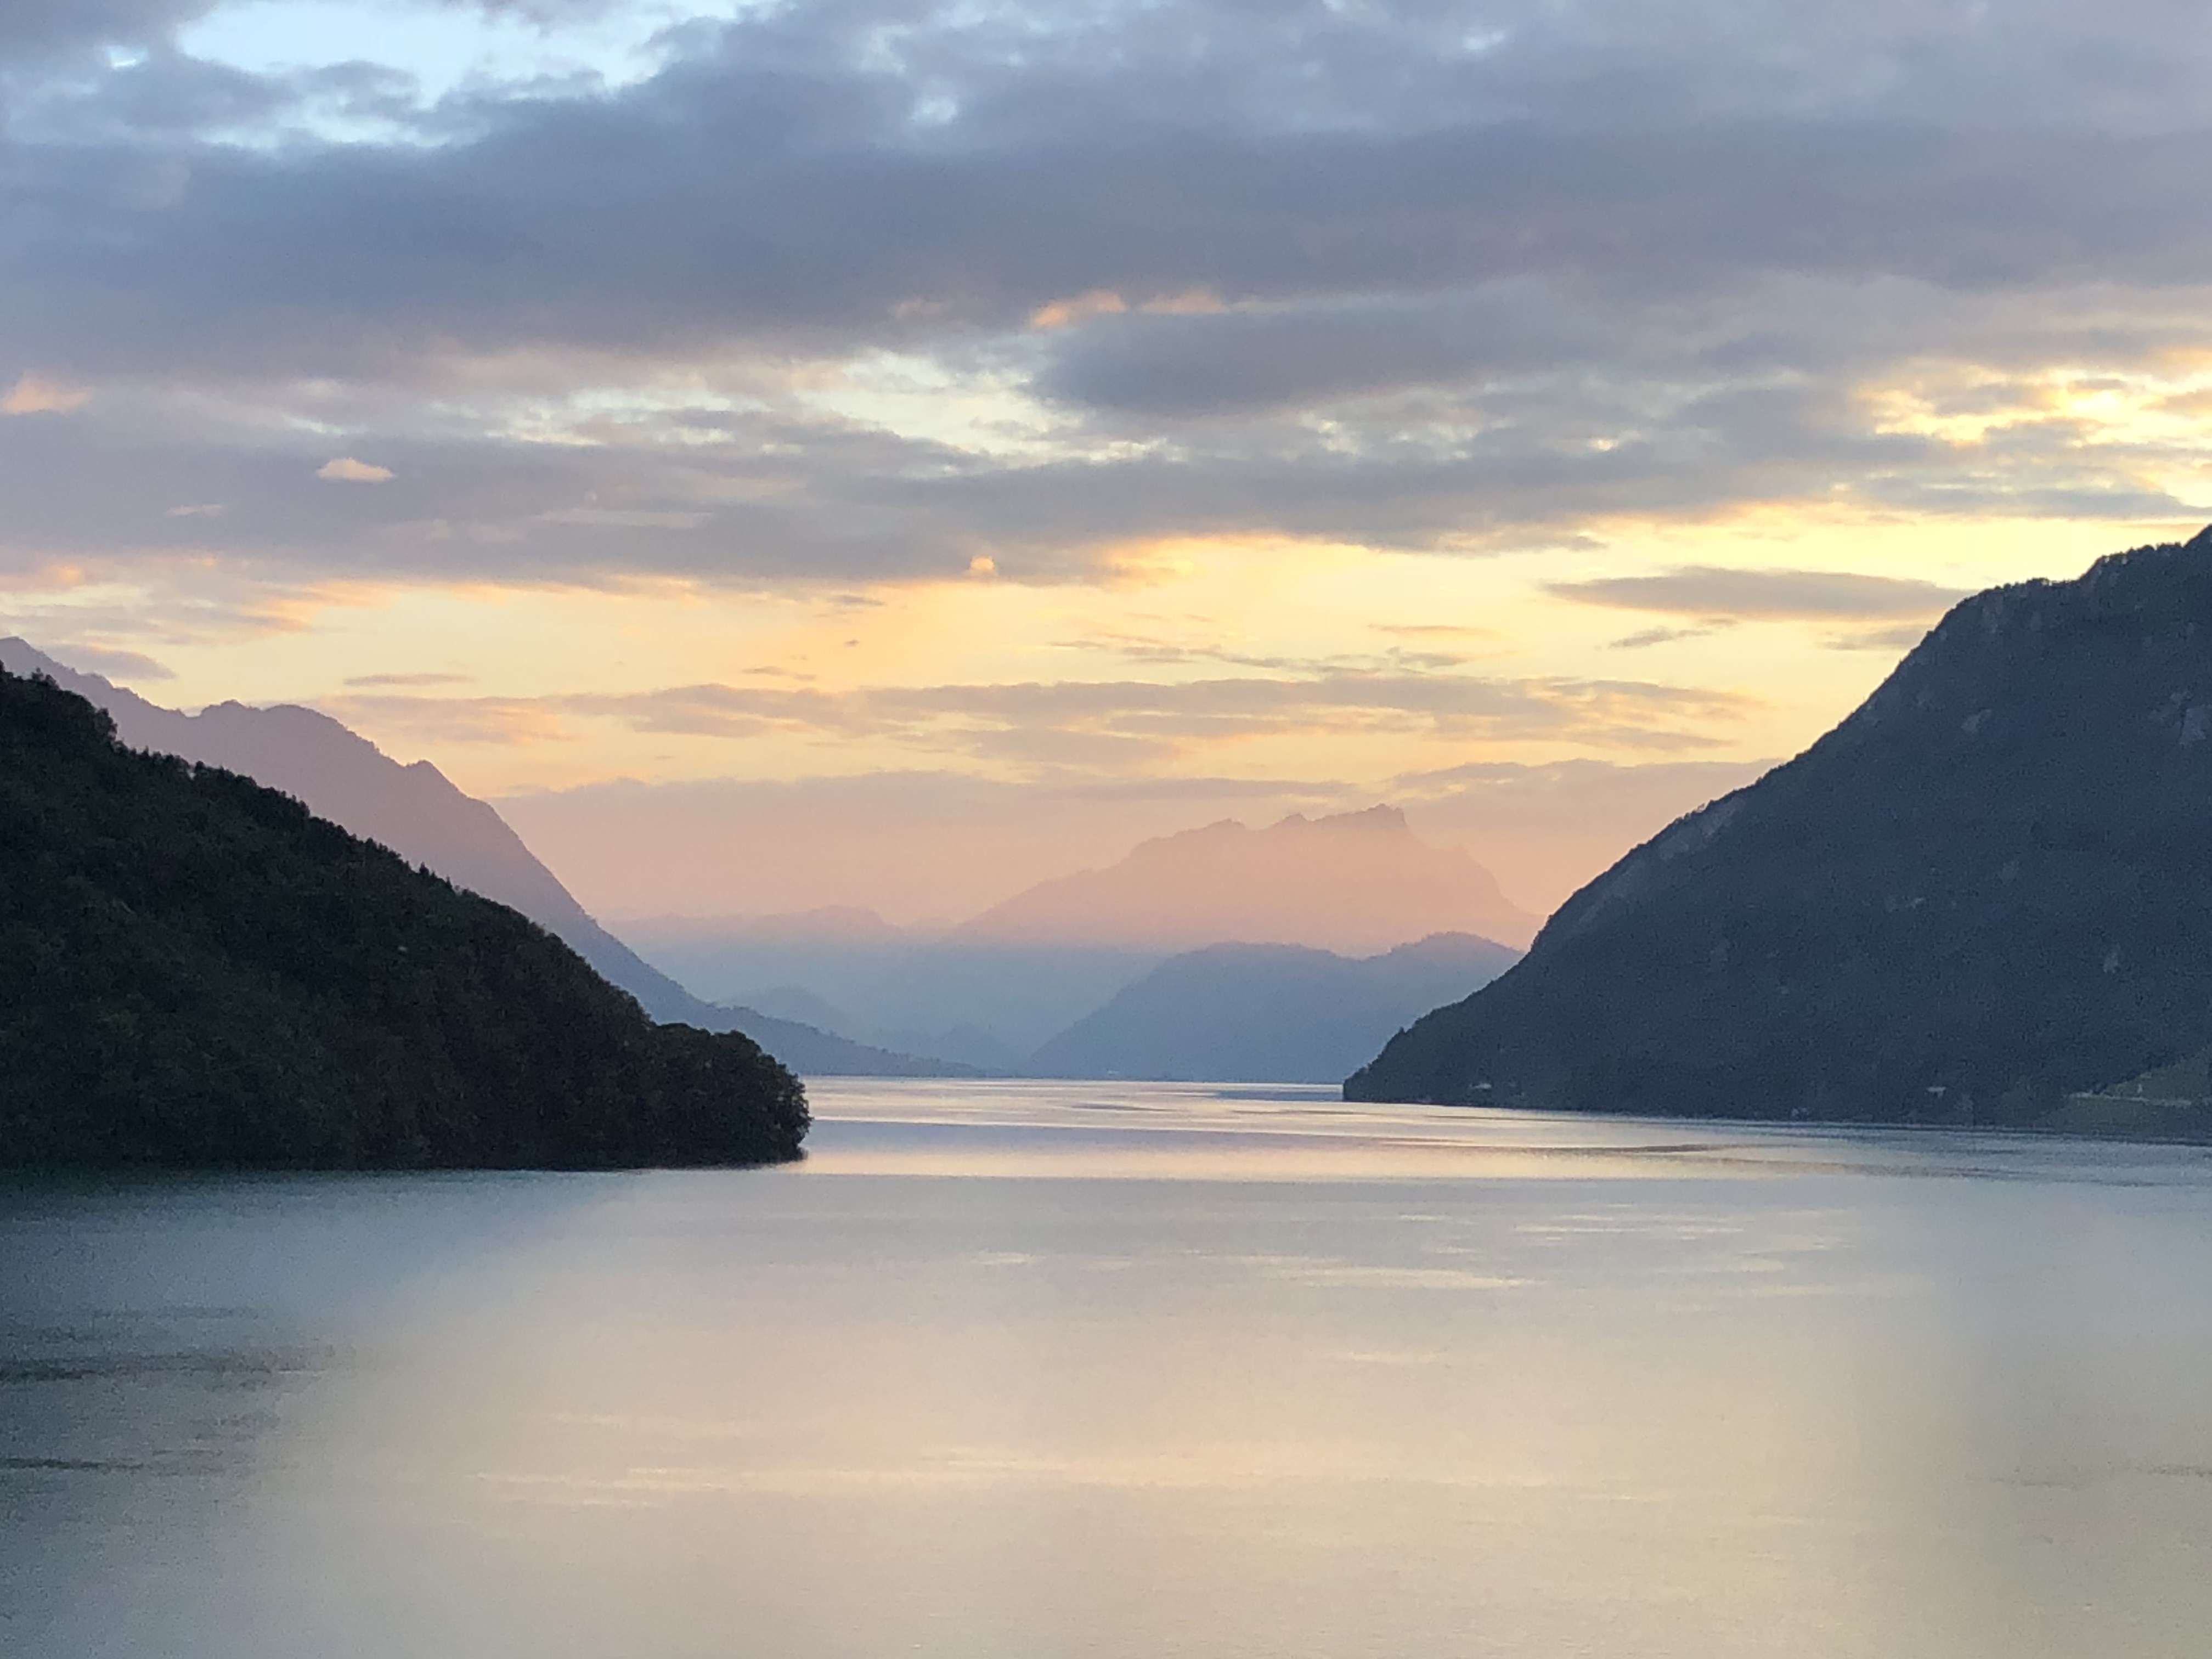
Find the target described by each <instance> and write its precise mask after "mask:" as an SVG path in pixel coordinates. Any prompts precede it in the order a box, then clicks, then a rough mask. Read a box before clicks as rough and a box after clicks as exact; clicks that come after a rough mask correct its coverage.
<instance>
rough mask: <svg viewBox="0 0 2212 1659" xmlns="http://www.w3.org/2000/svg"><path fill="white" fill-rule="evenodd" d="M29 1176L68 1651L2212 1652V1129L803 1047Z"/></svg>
mask: <svg viewBox="0 0 2212 1659" xmlns="http://www.w3.org/2000/svg"><path fill="white" fill-rule="evenodd" d="M816 1100H817V1110H818V1112H819V1115H820V1117H821V1119H822V1122H821V1127H820V1128H819V1130H818V1131H817V1139H816V1142H815V1147H816V1150H815V1152H814V1153H813V1155H812V1156H811V1158H809V1159H808V1160H807V1162H806V1163H805V1164H804V1165H802V1166H800V1167H799V1168H796V1169H791V1170H773V1171H754V1172H743V1173H730V1174H712V1173H707V1174H688V1173H687V1174H654V1175H644V1176H552V1177H531V1176H500V1177H490V1178H469V1177H437V1178H397V1179H384V1180H347V1179H318V1180H301V1181H270V1180H258V1181H208V1182H169V1183H162V1184H158V1185H148V1186H140V1187H127V1186H126V1187H120V1188H67V1187H54V1186H45V1185H37V1184H31V1185H22V1186H19V1187H17V1188H13V1189H10V1190H9V1191H8V1192H7V1193H6V1194H5V1196H4V1197H0V1559H5V1560H6V1561H7V1562H8V1564H9V1571H7V1572H6V1573H4V1574H0V1649H4V1650H6V1651H8V1652H9V1653H11V1654H12V1653H20V1654H22V1655H25V1656H27V1659H61V1656H64V1655H66V1656H70V1659H76V1656H83V1655H94V1654H118V1655H122V1654H131V1655H142V1654H149V1653H161V1654H164V1655H176V1656H180V1659H216V1656H222V1659H276V1656H280V1655H282V1656H288V1659H289V1656H304V1655H313V1656H336V1659H351V1656H360V1659H398V1656H402V1655H405V1656H410V1659H411V1656H440V1655H453V1656H471V1659H476V1656H508V1655H513V1656H521V1655H525V1654H528V1655H532V1656H540V1655H544V1656H554V1659H562V1656H578V1659H583V1656H590V1659H601V1656H607V1659H611V1656H617V1655H623V1656H627V1655H653V1656H688V1655H700V1656H706V1655H716V1656H723V1655H729V1654H732V1653H738V1654H762V1655H775V1656H779V1659H831V1656H836V1659H846V1656H851V1659H861V1656H871V1659H873V1656H884V1655H890V1654H909V1653H921V1654H927V1655H938V1656H944V1659H997V1656H1004V1659H1017V1656H1019V1659H1032V1656H1037V1655H1042V1654H1048V1653H1049V1654H1056V1655H1059V1654H1065V1655H1101V1656H1103V1655H1109V1654H1111V1655H1124V1654H1130V1653H1139V1652H1141V1653H1147V1654H1152V1653H1158V1654H1176V1655H1188V1656H1204V1659H1214V1656H1243V1655H1262V1654H1264V1655H1284V1654H1315V1655H1322V1654H1326V1655H1339V1654H1343V1655H1365V1654H1374V1655H1389V1656H1403V1655H1409V1654H1420V1655H1491V1654H1497V1655H1516V1656H1517V1655H1545V1656H1549V1655H1553V1654H1568V1653H1577V1654H1591V1655H1601V1656H1614V1655H1618V1656H1623V1659H1626V1656H1638V1659H1645V1656H1674V1655H1680V1656H1692V1655H1694V1656H1699V1659H1707V1656H1736V1655H1742V1656H1752V1655H1758V1656H1762V1659H1764V1656H1824V1659H1825V1656H1859V1655H1866V1656H1874V1655H1881V1656H1884V1659H1888V1656H1894V1655H1899V1654H1908V1653H1909V1654H1913V1655H1930V1656H1954V1655H1956V1656H1972V1659H1981V1656H1990V1659H1995V1656H1999V1655H2002V1656H2008V1659H2010V1656H2031V1659H2033V1656H2043V1655H2050V1656H2059V1655H2068V1656H2071V1655H2077V1654H2081V1653H2087V1652H2092V1651H2100V1652H2111V1653H2115V1654H2125V1655H2129V1656H2135V1655H2146V1656H2160V1655H2166V1654H2173V1655H2180V1654H2184V1653H2188V1654H2191V1655H2194V1654H2195V1653H2197V1652H2198V1651H2199V1650H2201V1646H2202V1640H2201V1634H2200V1632H2201V1631H2202V1629H2203V1622H2204V1620H2205V1619H2206V1616H2207V1615H2208V1614H2212V1589H2207V1583H2206V1580H2207V1576H2206V1575H2205V1574H2204V1572H2203V1565H2202V1560H2201V1549H2202V1541H2203V1539H2204V1538H2206V1537H2208V1536H2212V1528H2208V1523H2212V1403H2208V1399H2207V1395H2206V1394H2205V1391H2204V1389H2203V1385H2202V1379H2203V1376H2205V1375H2207V1374H2208V1362H2212V1291H2208V1290H2207V1288H2206V1287H2207V1286H2208V1285H2212V1272H2208V1270H2212V1205H2208V1203H2207V1199H2208V1197H2212V1164H2208V1161H2207V1159H2206V1158H2204V1157H2203V1155H2202V1154H2200V1153H2197V1152H2192V1151H2189V1150H2186V1149H2172V1148H2140V1147H2136V1148H2130V1147H2118V1146H2079V1145H2071V1144H2066V1143H2058V1142H2050V1141H2037V1140H2031V1139H2005V1138H2001V1137H1987V1136H1984V1137H1974V1136H1956V1137H1946V1138H1940V1139H1939V1138H1929V1137H1913V1136H1899V1135H1884V1134H1879V1133H1868V1134H1855V1135H1849V1136H1838V1135H1833V1134H1813V1133H1794V1132H1790V1131H1786V1130H1784V1131H1772V1130H1770V1131H1739V1130H1736V1129H1734V1128H1728V1129H1714V1128H1711V1127H1709V1126H1685V1125H1680V1124H1671V1125H1669V1124H1658V1125H1654V1124H1643V1123H1634V1122H1626V1121H1598V1122H1592V1121H1577V1120H1560V1119H1541V1118H1531V1117H1526V1116H1517V1115H1508V1114H1489V1113H1483V1114H1470V1113H1450V1112H1437V1111H1426V1110H1420V1109H1367V1108H1360V1107H1346V1106H1344V1105H1343V1104H1341V1103H1336V1102H1332V1101H1328V1100H1326V1099H1324V1098H1321V1097H1318V1096H1316V1095H1315V1094H1313V1093H1310V1092H1305V1091H1288V1094H1287V1097H1271V1096H1270V1095H1269V1094H1268V1092H1267V1091H1251V1090H1238V1091H1204V1090H1198V1089H1192V1088H1186V1087H1179V1086H1174V1085H1126V1086H1124V1085H985V1086H981V1087H978V1086H976V1085H936V1084H914V1085H908V1084H901V1085H878V1084H867V1085H861V1084H852V1085H817V1090H816Z"/></svg>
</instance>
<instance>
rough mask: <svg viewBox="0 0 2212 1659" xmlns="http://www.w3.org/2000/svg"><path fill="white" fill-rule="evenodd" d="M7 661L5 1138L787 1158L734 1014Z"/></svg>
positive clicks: (4, 1153) (2, 775)
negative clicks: (673, 1020)
mask: <svg viewBox="0 0 2212 1659" xmlns="http://www.w3.org/2000/svg"><path fill="white" fill-rule="evenodd" d="M113 732H114V727H113V724H112V721H111V720H110V719H109V718H108V717H107V716H106V714H102V713H101V712H100V710H98V709H96V708H94V707H93V706H92V705H91V704H90V703H89V702H86V701H85V700H84V699H82V698H81V697H78V696H73V695H71V694H70V693H69V692H66V691H64V690H61V689H60V688H59V687H58V686H56V685H54V684H52V683H50V682H46V681H43V680H31V679H22V678H16V677H15V676H14V675H12V674H8V673H5V672H4V671H0V1164H9V1165H15V1166H19V1167H20V1166H54V1165H100V1166H109V1165H131V1164H153V1165H171V1166H210V1165H214V1166H241V1165H252V1166H272V1167H345V1168H362V1167H381V1166H392V1165H400V1166H424V1165H439V1166H456V1165H459V1166H491V1167H564V1168H574V1167H608V1166H624V1165H637V1164H718V1163H744V1162H757V1161H763V1160H769V1159H776V1158H791V1157H794V1156H796V1155H797V1153H798V1151H799V1141H800V1139H801V1138H802V1137H803V1136H804V1135H805V1131H806V1127H807V1113H806V1104H805V1094H804V1093H803V1091H801V1089H800V1088H799V1083H798V1081H797V1079H794V1078H793V1076H792V1075H791V1074H790V1073H788V1072H787V1071H786V1070H785V1069H784V1068H783V1067H782V1066H779V1065H777V1064H776V1063H775V1061H774V1060H770V1059H769V1057H768V1056H767V1055H766V1054H763V1052H762V1051H761V1049H760V1048H758V1047H757V1045H756V1044H754V1043H753V1042H750V1040H748V1039H747V1038H745V1037H743V1036H736V1035H732V1034H724V1035H714V1034H710V1033H708V1032H705V1031H702V1030H696V1029H693V1028H690V1027H687V1026H681V1025H655V1024H653V1023H652V1022H651V1021H650V1020H649V1019H647V1017H646V1015H645V1013H644V1012H643V1011H642V1010H641V1009H640V1008H639V1006H637V1004H636V1002H635V1000H633V999H631V998H630V997H629V996H627V995H625V994H623V993H621V992H619V991H617V990H615V989H614V988H612V987H610V986H609V985H607V983H606V982H605V981H604V980H602V979H601V978H600V977H599V975H597V974H596V973H594V972H593V971H592V969H591V968H590V967H589V966H588V965H587V964H586V963H585V962H584V961H583V960H582V959H581V958H580V957H578V956H577V955H576V954H575V952H574V951H571V950H570V949H569V948H568V946H567V945H564V944H562V942H561V941H560V940H559V939H556V938H555V937H554V936H553V935H552V934H551V933H548V932H547V931H545V930H544V928H542V927H538V925H537V924H536V923H534V922H532V921H529V920H527V919H526V918H525V917H523V916H521V915H518V914H517V913H516V912H514V911H513V910H512V909H509V908H507V907H506V906H504V905H501V904H497V903H495V902H492V901H491V900H489V899H487V898H483V897H479V896H477V895H475V894H473V893H467V892H464V891H461V890H458V889H456V888H455V887H454V886H453V885H452V884H450V883H448V882H447V881H445V880H443V879H442V878H439V877H436V876H434V875H430V874H428V873H425V872H421V871H418V870H416V869H415V868H413V867H411V866H410V865H408V864H407V862H406V861H405V860H403V859H401V858H400V857H398V855H397V854H393V853H392V852H390V851H388V850H386V848H381V847H378V846H375V845H374V844H372V843H370V842H364V841H362V840H359V839H356V837H354V836H350V835H348V834H347V833H346V832H345V831H344V830H343V829H340V828H338V827H337V825H335V824H333V823H329V822H327V821H326V820H324V819H321V818H318V817H313V816H311V815H310V814H309V813H308V811H307V809H306V808H305V807H303V806H302V805H300V804H299V803H298V802H297V801H295V800H294V799H290V798H289V797H288V796H285V795H282V794H279V793H276V791H274V790H270V789H264V788H263V787H260V786H258V784H255V783H253V782H252V781H250V780H248V779H246V778H242V777H240V776H237V775H234V774H232V773H229V772H225V771H221V770H217V769H212V768H200V767H193V766H190V765H188V764H186V763H184V762H182V761H179V760H177V759H174V758H173V757H167V756H161V755H153V754H145V753H138V752H134V751H132V750H128V749H125V747H123V746H122V745H121V744H118V742H117V741H116V740H115V738H114V735H113Z"/></svg>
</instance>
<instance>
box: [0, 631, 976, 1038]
mask: <svg viewBox="0 0 2212 1659" xmlns="http://www.w3.org/2000/svg"><path fill="white" fill-rule="evenodd" d="M0 667H5V668H7V669H8V670H9V671H12V672H14V673H17V674H30V673H38V674H44V675H46V677H47V678H51V679H52V680H53V681H54V682H55V683H56V684H58V685H60V686H62V687H63V688H64V690H70V691H73V692H75V693H76V695H78V696H82V697H83V698H85V699H87V700H88V701H89V702H92V703H93V704H94V705H95V706H96V707H98V708H103V709H105V710H106V711H107V713H108V714H109V715H110V716H112V718H113V720H114V721H115V727H116V735H117V736H118V738H120V739H121V740H122V741H123V742H124V743H125V744H127V745H128V746H129V747H131V748H133V749H145V750H153V751H154V752H155V753H157V754H165V755H177V756H180V757H183V758H184V759H185V760H188V761H196V762H198V763H202V764H204V765H208V766H219V767H221V768H222V769H224V770H226V771H230V772H236V773H238V774H240V775H242V776H246V777H250V778H252V779H253V780H254V781H256V782H257V783H260V784H263V785H265V786H266V787H269V788H271V789H277V790H282V791H283V793H285V794H288V795H290V796H292V797H294V798H295V799H298V800H300V801H302V802H304V803H305V804H306V805H307V808H308V809H309V810H310V811H313V812H314V813H316V814H318V815H319V816H320V817H325V818H328V819H329V820H330V821H331V823H337V824H340V825H342V826H343V827H344V828H345V829H349V830H350V831H352V832H353V833H354V834H355V835H356V836H362V838H363V839H365V840H368V841H373V842H377V843H379V844H380V845H381V846H385V847H388V848H391V849H392V851H393V852H395V853H398V854H399V855H400V856H401V857H403V858H404V859H406V860H408V861H409V862H410V863H412V864H419V865H423V866H427V867H428V868H429V869H431V870H432V871H435V872H436V873H437V874H439V875H441V876H443V877H445V878H446V879H447V880H448V881H450V882H452V883H453V884H454V885H455V886H457V887H465V888H467V889H468V890H470V891H471V892H474V893H481V894H482V895H483V896H484V897H486V898H489V899H495V900H497V901H498V902H500V903H501V904H504V905H507V906H508V907H509V908H513V909H516V910H520V912H521V913H522V914H523V915H526V916H528V917H529V918H530V919H531V920H532V921H535V922H537V923H538V925H539V926H540V927H545V928H547V929H550V931H551V932H552V933H555V934H556V935H558V936H559V937H560V938H561V939H564V940H566V941H567V942H568V945H569V946H570V947H571V948H573V949H574V951H576V953H577V954H578V955H579V956H580V957H583V958H584V960H585V961H586V962H588V963H591V964H592V967H594V968H596V969H599V972H600V974H601V975H604V976H605V978H606V979H607V980H609V981H611V982H612V983H613V984H615V985H617V986H620V987H622V988H623V990H625V991H628V992H629V994H631V995H632V996H634V997H635V998H636V999H637V1000H638V1001H639V1002H640V1003H641V1005H643V1006H644V1008H645V1011H646V1012H647V1013H649V1014H651V1015H652V1016H653V1018H655V1019H660V1020H673V1021H678V1022H681V1023H682V1024H688V1025H696V1026H698V1027H700V1028H701V1029H702V1030H716V1031H721V1030H743V1031H744V1032H745V1033H746V1034H747V1035H748V1036H751V1037H752V1038H753V1039H754V1040H755V1041H756V1042H761V1043H763V1044H764V1045H765V1046H767V1047H768V1048H769V1050H770V1052H771V1053H773V1054H775V1056H776V1058H777V1059H779V1060H782V1061H783V1063H784V1064H786V1065H787V1066H793V1067H794V1068H795V1069H797V1070H799V1071H802V1072H807V1073H814V1074H817V1075H823V1076H827V1075H833V1074H848V1073H851V1074H860V1075H876V1074H888V1075H895V1076H905V1075H921V1076H943V1075H947V1074H957V1073H959V1071H960V1069H961V1068H958V1067H949V1066H945V1065H944V1064H943V1063H941V1062H933V1061H929V1060H918V1059H915V1058H912V1057H910V1056H906V1055H899V1054H884V1052H883V1051H881V1050H879V1049H874V1048H866V1047H865V1046H863V1045H860V1044H857V1043H849V1042H845V1041H844V1040H843V1039H842V1038H839V1037H836V1036H831V1035H830V1034H829V1033H828V1032H826V1031H817V1030H812V1029H811V1028H810V1027H807V1026H804V1025H799V1024H794V1023H793V1022H792V1021H790V1020H778V1019H770V1018H767V1017H765V1016H763V1015H759V1014H757V1013H755V1012H753V1011H752V1010H750V1009H748V1008H742V1007H726V1006H719V1005H716V1004H713V1003H709V1002H706V1001H703V1000H701V999H699V998H697V997H695V996H693V995H692V994H690V992H689V991H686V990H685V989H684V987H682V986H681V985H678V983H677V982H676V981H674V980H672V979H671V978H670V977H669V976H668V975H665V974H664V973H661V972H660V971H659V969H655V968H653V967H652V966H650V965H649V964H648V963H646V962H645V961H644V960H643V958H641V957H639V956H638V955H637V953H636V952H635V951H632V950H631V949H630V948H629V946H628V945H624V944H623V942H622V941H621V940H620V939H617V938H616V937H615V936H614V935H613V934H611V933H609V932H607V930H606V929H605V928H604V927H600V926H599V923H598V922H597V921H594V920H592V916H591V915H589V914H588V913H587V912H586V910H585V909H584V908H583V906H582V905H580V904H579V903H577V902H576V901H575V899H574V897H573V896H571V895H570V894H569V892H568V889H567V888H565V887H563V886H562V884H561V882H560V879H559V878H557V877H556V876H555V875H554V873H553V872H551V871H550V870H548V869H547V868H546V867H545V866H544V865H543V864H542V863H540V862H539V861H538V859H537V858H536V857H535V856H534V855H533V854H532V853H531V851H530V849H529V848H527V847H526V846H524V845H523V844H522V841H521V839H520V837H519V836H516V834H515V833H514V831H513V829H509V828H508V827H507V822H506V820H504V819H503V818H501V817H500V816H499V814H498V813H497V812H496V811H494V810H493V809H492V808H491V807H490V806H489V805H486V804H485V803H484V802H483V801H480V800H477V799H475V798H474V797H473V796H471V795H466V794H464V793H462V792H461V791H460V790H459V788H457V787H455V786H454V785H453V783H452V782H451V781H449V780H448V779H447V777H446V775H445V774H443V773H442V772H441V771H439V770H438V769H437V768H436V767H435V766H433V765H432V764H431V763H429V762H428V761H416V762H415V763H413V764H412V765H408V766H403V765H401V764H400V763H398V761H395V760H393V759H392V757H389V756H388V755H386V754H385V752H384V751H383V750H380V749H379V748H378V747H377V746H376V745H375V744H373V743H371V742H369V741H368V738H364V737H362V736H361V735H360V734H359V733H357V732H354V731H352V730H350V729H349V728H348V727H347V726H343V725H341V724H340V723H339V722H338V721H337V720H332V719H331V717H330V716H329V715H327V714H317V713H316V712H315V711H314V710H313V709H312V708H298V707H296V706H294V705H291V704H279V705H277V706H276V707H275V708H249V707H247V706H246V705H245V704H243V703H236V702H223V703H216V704H215V705H214V706H212V707H211V708H205V709H203V710H201V712H200V713H198V714H180V713H179V712H178V711H177V710H175V709H173V708H161V707H160V706H158V705H157V704H155V703H151V702H147V701H146V699H145V698H143V697H141V696H138V695H137V693H136V692H134V691H130V690H125V689H124V688H123V687H121V686H118V685H114V684H110V683H109V682H108V681H106V680H105V679H102V678H100V676H99V675H97V674H82V673H79V672H77V671H76V670H74V669H72V668H70V667H68V666H66V665H64V664H62V663H58V662H57V661H55V660H54V659H52V657H49V656H47V655H46V653H43V652H41V651H40V650H38V649H36V648H35V647H32V646H30V645H27V644H26V643H25V642H24V641H21V640H19V639H6V640H0ZM886 1067H890V1068H891V1069H890V1071H889V1072H888V1073H886V1072H885V1068H886Z"/></svg>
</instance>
